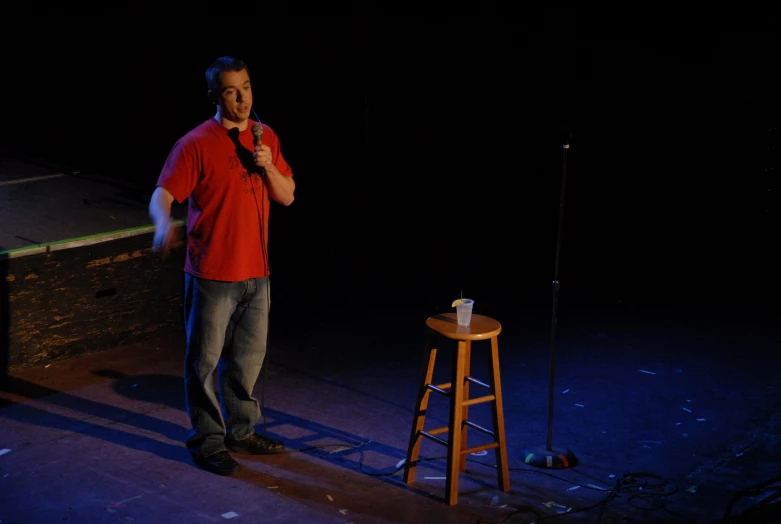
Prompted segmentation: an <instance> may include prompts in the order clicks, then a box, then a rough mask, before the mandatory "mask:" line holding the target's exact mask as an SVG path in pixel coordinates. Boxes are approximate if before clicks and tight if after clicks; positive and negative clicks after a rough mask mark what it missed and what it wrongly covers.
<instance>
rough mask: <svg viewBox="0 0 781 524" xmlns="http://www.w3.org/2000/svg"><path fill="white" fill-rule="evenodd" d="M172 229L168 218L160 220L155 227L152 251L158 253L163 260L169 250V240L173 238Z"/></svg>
mask: <svg viewBox="0 0 781 524" xmlns="http://www.w3.org/2000/svg"><path fill="white" fill-rule="evenodd" d="M173 234H174V228H173V224H172V221H171V218H170V217H167V218H163V219H161V220H160V221H159V222H158V223H157V224H156V225H155V237H154V239H153V240H152V249H153V250H154V251H157V252H160V253H161V254H162V256H163V259H165V258H166V257H167V256H168V253H169V251H170V250H171V239H172V238H173Z"/></svg>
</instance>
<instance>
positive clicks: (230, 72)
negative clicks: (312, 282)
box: [149, 57, 295, 475]
mask: <svg viewBox="0 0 781 524" xmlns="http://www.w3.org/2000/svg"><path fill="white" fill-rule="evenodd" d="M206 83H207V87H208V97H209V100H210V101H211V102H212V103H213V104H215V105H216V106H217V112H216V114H215V115H214V117H213V118H210V119H209V120H207V121H205V122H203V123H202V124H200V125H198V126H197V127H196V128H194V129H193V130H191V131H190V132H189V133H187V134H186V135H184V136H183V137H182V138H181V139H179V141H178V142H176V144H175V145H174V147H173V149H172V150H171V152H170V153H169V155H168V159H167V160H166V162H165V165H164V166H163V169H162V171H161V173H160V176H159V179H158V182H157V188H156V189H155V192H154V194H153V195H152V198H151V200H150V203H149V214H150V217H151V219H152V221H153V223H154V224H155V235H154V240H153V246H154V249H156V250H158V251H161V252H162V253H163V256H165V254H167V253H168V250H169V246H170V242H171V237H172V227H171V216H170V215H171V204H172V203H173V201H174V200H176V201H177V202H179V203H181V202H183V201H184V200H185V199H187V200H188V215H187V255H186V261H185V266H184V272H185V275H184V276H185V295H184V313H185V314H184V317H185V331H186V334H187V352H186V356H185V367H184V383H185V396H186V402H187V412H188V414H189V415H190V421H191V423H192V430H191V432H190V436H189V438H188V440H187V447H188V449H189V450H190V452H191V453H192V456H193V460H194V462H195V463H196V464H197V465H198V466H200V467H202V468H204V469H206V470H208V471H211V472H214V473H217V474H220V475H232V474H234V473H236V472H237V471H238V470H239V464H238V462H236V460H235V459H234V458H233V457H232V456H231V455H230V453H229V451H233V452H236V453H252V454H269V453H282V452H283V451H284V444H283V443H282V442H281V441H279V440H276V439H272V438H267V437H265V436H263V435H260V434H259V433H256V432H255V429H254V426H255V424H256V423H257V422H258V420H259V419H260V407H259V405H258V402H257V401H256V400H255V399H254V398H253V397H252V391H253V389H254V387H255V383H256V381H257V378H258V375H259V373H260V369H261V366H262V364H263V359H264V357H265V355H266V343H267V340H268V337H267V334H268V320H269V303H270V295H269V293H270V288H269V263H268V254H267V253H268V251H267V247H268V239H267V237H268V217H269V209H270V200H274V201H275V202H278V203H280V204H282V205H283V206H289V205H290V204H291V203H292V202H293V198H294V197H293V193H294V191H295V182H294V180H293V173H292V170H291V169H290V166H289V165H288V164H287V162H286V161H285V159H284V158H283V156H282V153H281V150H280V144H279V139H278V137H277V135H276V133H274V131H273V130H272V129H271V128H270V127H268V126H267V125H265V124H260V123H259V122H255V121H253V120H251V119H250V112H251V110H252V88H251V86H250V78H249V71H248V67H247V65H246V64H245V63H244V62H242V61H241V60H238V59H236V58H233V57H221V58H218V59H217V60H216V61H215V62H214V63H213V64H212V65H211V66H209V68H208V69H207V70H206ZM253 126H254V127H255V132H254V133H253ZM258 126H260V127H258ZM261 131H262V132H261ZM215 369H219V371H218V377H219V389H220V398H219V401H218V400H217V397H216V394H215V391H214V386H213V373H214V371H215Z"/></svg>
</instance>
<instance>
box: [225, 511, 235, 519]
mask: <svg viewBox="0 0 781 524" xmlns="http://www.w3.org/2000/svg"><path fill="white" fill-rule="evenodd" d="M238 516H239V514H238V513H236V512H235V511H229V512H227V513H223V514H222V518H224V519H232V518H234V517H238Z"/></svg>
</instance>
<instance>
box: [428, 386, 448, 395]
mask: <svg viewBox="0 0 781 524" xmlns="http://www.w3.org/2000/svg"><path fill="white" fill-rule="evenodd" d="M426 387H427V388H428V389H430V390H431V391H436V392H437V393H441V394H442V395H445V396H446V397H449V396H450V392H449V391H445V390H444V389H443V388H449V387H450V384H440V385H438V386H435V385H434V384H426Z"/></svg>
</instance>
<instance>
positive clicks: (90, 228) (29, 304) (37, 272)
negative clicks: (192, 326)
mask: <svg viewBox="0 0 781 524" xmlns="http://www.w3.org/2000/svg"><path fill="white" fill-rule="evenodd" d="M150 195H151V188H150V189H149V190H146V189H144V188H135V187H132V186H131V185H129V184H125V183H120V182H116V181H113V180H108V179H105V178H101V177H99V176H94V175H84V174H81V173H72V172H64V171H61V170H57V169H54V168H52V167H50V166H45V165H42V164H41V163H38V162H36V161H34V160H31V159H27V158H23V157H21V156H18V155H10V154H4V155H2V156H0V282H1V284H0V328H2V329H0V357H1V358H2V360H0V362H2V363H3V364H4V365H3V366H2V367H3V368H4V369H6V370H7V369H11V370H13V369H15V368H22V367H26V366H33V365H41V364H47V363H50V362H53V361H56V360H61V359H64V358H68V357H71V356H73V355H76V354H80V353H85V352H89V351H94V350H101V349H108V348H113V347H116V346H119V345H122V344H127V343H132V342H137V341H141V340H145V339H147V338H149V337H159V336H160V335H161V333H162V332H164V331H166V330H168V329H169V328H175V327H180V326H181V314H182V313H181V293H180V289H181V286H182V278H181V276H182V263H183V259H182V255H183V252H182V249H181V246H179V247H175V248H174V250H173V252H172V253H171V256H170V257H169V258H167V259H166V260H165V261H163V260H161V257H160V256H158V255H157V253H154V252H152V249H151V246H152V235H153V232H154V228H153V227H152V226H151V224H150V220H149V215H148V212H147V205H148V202H149V197H150ZM176 213H177V215H176V216H178V217H180V216H183V215H182V210H181V208H180V207H177V209H176ZM178 224H179V226H180V228H179V231H180V234H181V231H182V229H183V228H181V226H183V224H184V221H183V220H182V219H181V218H180V219H179V220H178Z"/></svg>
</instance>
